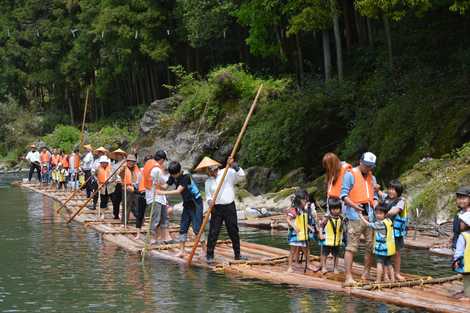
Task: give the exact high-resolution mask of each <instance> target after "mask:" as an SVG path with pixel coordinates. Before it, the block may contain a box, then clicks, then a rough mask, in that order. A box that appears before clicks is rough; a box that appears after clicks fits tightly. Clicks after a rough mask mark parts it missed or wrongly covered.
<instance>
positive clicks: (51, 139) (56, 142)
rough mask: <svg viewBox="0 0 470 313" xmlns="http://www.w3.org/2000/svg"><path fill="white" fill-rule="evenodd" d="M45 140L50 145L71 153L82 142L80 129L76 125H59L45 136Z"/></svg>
mask: <svg viewBox="0 0 470 313" xmlns="http://www.w3.org/2000/svg"><path fill="white" fill-rule="evenodd" d="M43 140H44V142H45V143H46V144H47V146H48V147H51V148H60V149H62V150H63V151H65V153H71V152H72V150H73V149H74V148H75V147H77V146H78V145H79V144H80V130H79V129H78V128H76V127H74V126H65V125H58V126H56V128H55V129H54V131H53V132H52V133H50V134H48V135H46V136H44V137H43Z"/></svg>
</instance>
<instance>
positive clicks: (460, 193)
mask: <svg viewBox="0 0 470 313" xmlns="http://www.w3.org/2000/svg"><path fill="white" fill-rule="evenodd" d="M455 201H456V203H457V207H458V209H459V211H458V212H457V215H455V217H454V220H453V225H452V232H453V236H452V239H451V243H452V249H453V250H455V247H456V246H457V239H458V238H459V235H460V232H461V231H460V218H459V215H460V214H463V213H465V212H470V186H462V187H460V188H459V189H458V190H457V192H456V193H455Z"/></svg>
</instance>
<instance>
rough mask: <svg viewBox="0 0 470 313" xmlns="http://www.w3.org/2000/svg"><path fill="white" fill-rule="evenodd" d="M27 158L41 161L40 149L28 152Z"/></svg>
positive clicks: (31, 160)
mask: <svg viewBox="0 0 470 313" xmlns="http://www.w3.org/2000/svg"><path fill="white" fill-rule="evenodd" d="M26 160H28V161H29V162H31V163H33V162H38V163H39V152H38V151H34V152H33V151H29V152H28V154H27V155H26Z"/></svg>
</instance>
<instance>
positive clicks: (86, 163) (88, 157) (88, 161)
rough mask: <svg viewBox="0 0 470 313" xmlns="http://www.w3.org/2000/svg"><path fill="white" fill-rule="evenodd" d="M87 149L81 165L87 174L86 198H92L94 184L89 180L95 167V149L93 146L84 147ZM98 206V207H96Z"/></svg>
mask: <svg viewBox="0 0 470 313" xmlns="http://www.w3.org/2000/svg"><path fill="white" fill-rule="evenodd" d="M83 148H85V151H86V152H85V156H83V160H82V163H81V168H82V171H83V173H85V181H86V184H85V190H86V197H87V198H90V196H91V193H92V192H93V184H92V182H91V181H90V180H89V178H90V176H91V169H92V167H93V161H94V159H93V147H92V146H91V145H84V146H83ZM95 206H96V205H95Z"/></svg>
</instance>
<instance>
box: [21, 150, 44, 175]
mask: <svg viewBox="0 0 470 313" xmlns="http://www.w3.org/2000/svg"><path fill="white" fill-rule="evenodd" d="M25 159H26V160H27V161H28V162H29V163H30V167H29V174H28V181H31V178H32V177H33V173H34V171H36V172H37V174H38V181H39V182H41V166H40V158H39V152H38V151H37V150H36V145H31V151H29V152H28V154H27V155H26V157H25Z"/></svg>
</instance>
